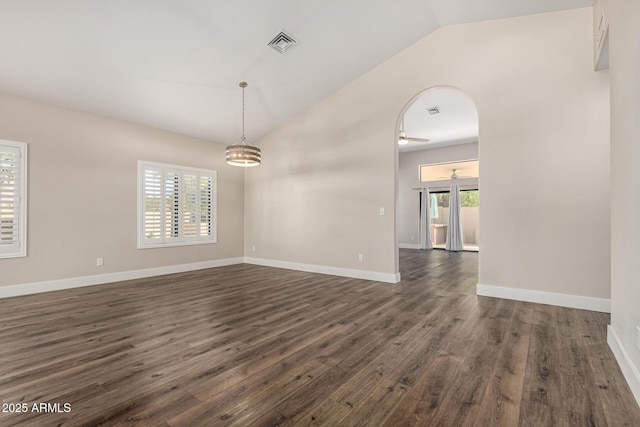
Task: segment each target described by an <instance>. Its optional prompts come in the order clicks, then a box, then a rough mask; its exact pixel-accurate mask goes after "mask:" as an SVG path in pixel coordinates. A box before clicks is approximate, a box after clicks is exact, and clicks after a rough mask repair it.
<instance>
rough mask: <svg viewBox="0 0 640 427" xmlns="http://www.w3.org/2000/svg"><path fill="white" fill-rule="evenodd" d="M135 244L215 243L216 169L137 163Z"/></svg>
mask: <svg viewBox="0 0 640 427" xmlns="http://www.w3.org/2000/svg"><path fill="white" fill-rule="evenodd" d="M138 175H139V183H140V184H139V185H140V188H139V194H140V200H139V202H138V203H139V207H138V208H139V226H138V229H139V231H138V233H139V236H138V247H139V248H145V247H157V246H172V245H187V244H197V243H215V242H216V221H215V220H216V215H215V208H216V202H215V187H216V172H215V171H210V170H204V169H193V168H186V167H181V166H173V165H164V164H159V163H150V162H142V161H141V162H139V163H138Z"/></svg>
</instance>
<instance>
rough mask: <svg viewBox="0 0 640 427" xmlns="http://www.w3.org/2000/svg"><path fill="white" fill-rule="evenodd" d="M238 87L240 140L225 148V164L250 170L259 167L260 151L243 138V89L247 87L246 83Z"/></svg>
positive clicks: (241, 83)
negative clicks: (240, 121)
mask: <svg viewBox="0 0 640 427" xmlns="http://www.w3.org/2000/svg"><path fill="white" fill-rule="evenodd" d="M240 87H241V88H242V138H240V141H239V142H237V143H236V144H234V145H229V146H228V147H227V150H226V153H227V164H228V165H232V166H240V167H245V168H251V167H254V166H260V162H261V160H262V156H261V154H260V149H259V148H258V147H256V146H254V145H251V144H250V143H249V142H248V141H247V138H246V137H245V136H244V88H246V87H247V82H240Z"/></svg>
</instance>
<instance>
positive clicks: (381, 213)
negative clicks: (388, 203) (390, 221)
mask: <svg viewBox="0 0 640 427" xmlns="http://www.w3.org/2000/svg"><path fill="white" fill-rule="evenodd" d="M380 216H384V208H380Z"/></svg>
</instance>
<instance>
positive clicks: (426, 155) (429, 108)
mask: <svg viewBox="0 0 640 427" xmlns="http://www.w3.org/2000/svg"><path fill="white" fill-rule="evenodd" d="M397 132H398V133H397V135H398V141H397V143H398V187H397V203H398V206H397V207H398V209H397V212H398V216H397V223H396V235H397V240H398V243H399V244H398V246H399V248H406V249H420V248H421V247H423V246H424V245H422V244H421V243H422V242H421V239H422V238H423V235H424V233H421V224H420V222H421V215H420V212H421V200H422V199H421V197H420V196H419V194H420V193H421V192H422V191H423V190H424V189H428V190H429V194H430V196H429V197H430V201H432V202H434V203H435V205H434V207H435V209H433V208H432V210H433V212H432V213H433V215H432V218H431V219H430V222H429V227H430V229H431V231H432V232H431V233H429V234H430V237H431V238H432V239H433V240H432V247H434V248H436V249H440V248H444V247H445V244H446V237H445V236H446V232H447V229H448V228H449V224H448V210H449V206H448V203H449V192H450V191H451V190H450V189H451V186H452V185H457V186H458V188H459V190H460V193H459V194H460V198H461V217H462V218H463V219H462V230H463V231H462V235H463V243H464V250H465V251H479V250H481V249H480V248H481V239H480V233H479V231H478V230H479V221H480V185H479V171H480V167H479V155H478V139H479V138H478V136H479V129H478V112H477V108H476V106H475V103H474V102H473V100H472V99H471V98H470V97H469V96H468V95H466V94H465V93H464V92H463V91H461V90H460V89H458V88H455V87H451V86H437V87H432V88H430V89H427V90H425V91H423V92H421V93H419V94H417V95H416V96H415V97H413V98H412V99H411V100H410V101H409V102H408V103H407V105H406V106H405V108H404V109H403V111H402V112H401V114H400V115H399V118H398V131H397ZM436 210H437V211H438V212H436Z"/></svg>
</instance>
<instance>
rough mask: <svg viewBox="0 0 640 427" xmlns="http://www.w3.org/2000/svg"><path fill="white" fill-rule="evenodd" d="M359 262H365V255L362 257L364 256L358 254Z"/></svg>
mask: <svg viewBox="0 0 640 427" xmlns="http://www.w3.org/2000/svg"><path fill="white" fill-rule="evenodd" d="M358 261H359V262H362V261H364V255H362V254H358Z"/></svg>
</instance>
